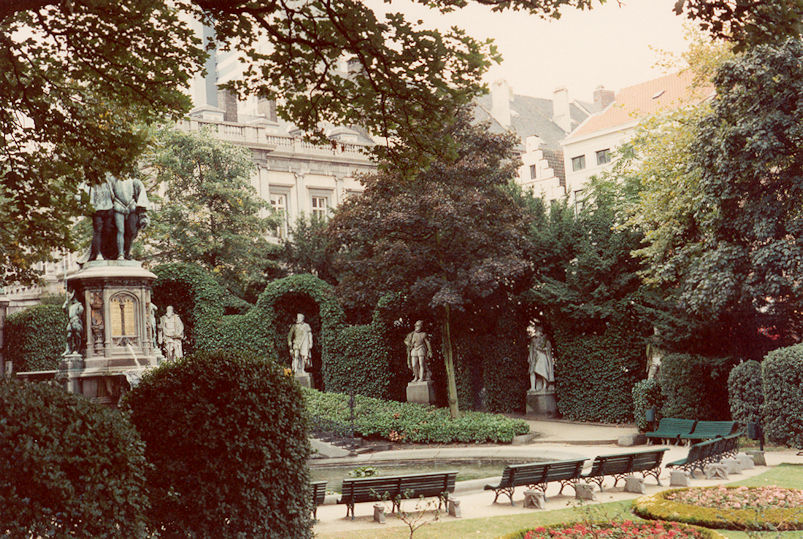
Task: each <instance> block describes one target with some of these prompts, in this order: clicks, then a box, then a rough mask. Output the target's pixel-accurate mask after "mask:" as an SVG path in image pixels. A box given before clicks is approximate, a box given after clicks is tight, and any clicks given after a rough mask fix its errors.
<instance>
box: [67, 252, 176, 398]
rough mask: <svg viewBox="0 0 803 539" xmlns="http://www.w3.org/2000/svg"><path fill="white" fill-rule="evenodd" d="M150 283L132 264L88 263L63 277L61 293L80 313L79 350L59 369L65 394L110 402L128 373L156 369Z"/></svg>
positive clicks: (125, 385)
mask: <svg viewBox="0 0 803 539" xmlns="http://www.w3.org/2000/svg"><path fill="white" fill-rule="evenodd" d="M154 280H156V275H155V274H153V273H151V272H150V271H148V270H146V269H144V268H143V267H142V263H141V262H138V261H135V260H94V261H91V262H87V263H86V264H84V266H83V267H82V268H81V270H79V271H77V272H76V273H73V274H72V275H70V276H68V277H67V290H68V291H69V292H73V293H74V294H75V300H76V301H79V302H80V303H81V305H82V306H83V309H84V310H83V315H82V318H83V319H82V323H83V324H82V326H83V327H82V328H81V347H80V350H78V351H75V350H74V351H73V353H71V354H69V355H67V356H64V357H63V358H62V362H61V366H60V368H59V374H58V379H59V380H60V381H61V382H62V384H63V385H64V386H65V388H66V389H67V390H68V391H70V392H72V393H81V394H83V395H84V396H87V397H90V398H93V399H95V400H97V401H99V402H102V403H106V404H114V403H116V402H117V400H118V399H119V396H120V394H121V393H123V392H125V391H126V390H127V389H128V385H129V384H128V382H127V376H126V373H127V372H128V371H138V372H141V371H143V370H145V369H148V368H151V367H155V366H156V365H157V363H158V361H159V359H160V357H161V355H162V354H161V351H160V350H159V349H158V347H157V346H155V343H154V341H155V335H156V328H155V327H153V324H152V322H151V320H150V317H149V314H150V304H151V284H152V283H153V281H154Z"/></svg>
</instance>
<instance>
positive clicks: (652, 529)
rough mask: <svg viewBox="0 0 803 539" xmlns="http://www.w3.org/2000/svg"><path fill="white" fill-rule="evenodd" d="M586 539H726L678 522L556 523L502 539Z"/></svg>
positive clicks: (711, 532) (710, 531)
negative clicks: (647, 538) (644, 538)
mask: <svg viewBox="0 0 803 539" xmlns="http://www.w3.org/2000/svg"><path fill="white" fill-rule="evenodd" d="M558 537H560V538H561V539H586V538H592V537H593V538H595V539H596V538H605V539H619V538H633V537H650V538H654V539H668V538H670V537H671V538H673V539H684V538H695V539H720V538H721V539H724V536H723V535H721V534H719V533H717V532H715V531H713V530H706V529H704V528H697V527H695V526H689V525H688V524H679V523H677V522H661V521H652V522H632V521H630V520H625V521H623V522H594V523H589V522H578V523H576V524H556V525H553V526H540V527H538V528H532V529H528V530H521V531H518V532H515V533H512V534H509V535H505V536H503V537H502V538H501V539H546V538H552V539H554V538H558Z"/></svg>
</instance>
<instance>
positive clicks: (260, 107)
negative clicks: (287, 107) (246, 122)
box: [257, 97, 277, 122]
mask: <svg viewBox="0 0 803 539" xmlns="http://www.w3.org/2000/svg"><path fill="white" fill-rule="evenodd" d="M257 114H259V115H261V116H262V117H264V118H265V119H266V120H270V121H271V122H275V121H276V120H277V118H276V101H273V100H272V99H265V98H264V97H260V98H259V100H258V101H257Z"/></svg>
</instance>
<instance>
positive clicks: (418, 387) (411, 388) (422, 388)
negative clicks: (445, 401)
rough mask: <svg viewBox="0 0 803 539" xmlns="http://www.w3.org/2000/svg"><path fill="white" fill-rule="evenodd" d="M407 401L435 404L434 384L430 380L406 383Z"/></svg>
mask: <svg viewBox="0 0 803 539" xmlns="http://www.w3.org/2000/svg"><path fill="white" fill-rule="evenodd" d="M407 402H417V403H419V404H435V384H433V383H432V381H431V380H430V381H427V382H410V383H409V384H407Z"/></svg>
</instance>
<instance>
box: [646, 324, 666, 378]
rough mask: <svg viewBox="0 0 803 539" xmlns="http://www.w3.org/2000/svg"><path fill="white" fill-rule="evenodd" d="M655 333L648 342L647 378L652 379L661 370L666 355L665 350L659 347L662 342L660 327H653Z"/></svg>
mask: <svg viewBox="0 0 803 539" xmlns="http://www.w3.org/2000/svg"><path fill="white" fill-rule="evenodd" d="M652 331H653V334H652V336H650V339H649V341H648V342H647V380H652V379H653V378H655V377H657V376H658V372H659V371H660V370H661V359H663V357H664V352H663V350H661V348H659V347H658V343H659V342H660V338H661V332H660V330H659V329H658V328H656V327H653V328H652Z"/></svg>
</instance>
